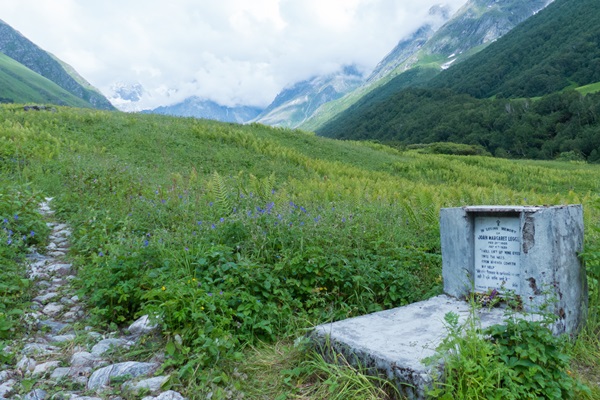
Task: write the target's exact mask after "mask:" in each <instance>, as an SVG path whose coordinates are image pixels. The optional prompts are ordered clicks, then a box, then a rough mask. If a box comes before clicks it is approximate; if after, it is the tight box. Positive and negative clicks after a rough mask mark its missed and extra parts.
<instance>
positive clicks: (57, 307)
mask: <svg viewBox="0 0 600 400" xmlns="http://www.w3.org/2000/svg"><path fill="white" fill-rule="evenodd" d="M64 308H65V306H63V305H62V304H59V303H50V304H48V305H46V307H44V309H43V310H42V312H43V313H44V314H46V315H47V316H49V317H55V316H57V315H58V314H60V313H61V311H62V310H64Z"/></svg>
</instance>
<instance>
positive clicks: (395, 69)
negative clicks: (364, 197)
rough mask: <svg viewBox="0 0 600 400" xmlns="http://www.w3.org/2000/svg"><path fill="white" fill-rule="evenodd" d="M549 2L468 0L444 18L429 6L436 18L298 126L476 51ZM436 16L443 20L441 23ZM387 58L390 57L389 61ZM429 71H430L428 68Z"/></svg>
mask: <svg viewBox="0 0 600 400" xmlns="http://www.w3.org/2000/svg"><path fill="white" fill-rule="evenodd" d="M551 2H552V0H502V1H499V0H469V1H468V2H467V3H466V4H465V5H464V6H463V7H462V8H461V9H460V10H458V11H457V12H456V13H455V14H454V15H453V16H452V18H451V19H450V20H448V19H447V12H446V14H445V13H444V11H443V9H442V10H439V9H436V8H434V9H432V11H431V14H432V15H433V16H435V17H436V18H434V19H432V21H431V22H429V24H426V25H424V26H422V27H421V28H420V29H419V30H417V31H416V32H415V33H414V34H413V35H412V36H411V37H409V38H405V39H403V40H401V41H400V42H399V43H398V45H397V46H396V48H395V49H394V50H392V52H391V53H390V55H388V56H387V57H386V58H385V59H384V60H383V61H382V62H381V63H380V65H379V66H378V67H377V68H376V69H375V71H374V72H373V74H371V77H369V79H367V82H366V83H365V85H363V86H361V87H359V88H358V89H357V90H355V91H354V92H351V93H349V94H347V95H346V96H344V97H342V98H340V99H339V100H337V101H334V102H330V103H327V104H324V105H323V106H322V107H321V108H320V109H318V110H317V111H316V112H315V113H314V115H313V116H312V117H311V118H310V119H308V120H307V121H306V122H305V123H304V124H302V125H301V126H300V127H301V128H303V129H307V130H318V129H319V128H320V127H322V126H323V125H325V124H326V123H328V121H330V120H332V119H334V118H335V117H336V116H337V115H338V114H340V113H341V112H343V111H344V110H346V109H348V108H349V107H350V106H352V105H353V104H355V103H356V102H357V101H359V99H361V98H362V97H363V96H365V95H367V94H368V93H370V92H372V91H374V90H377V89H379V88H380V87H381V86H383V85H385V84H387V83H388V82H390V81H391V80H392V79H394V78H395V77H397V76H398V75H401V74H403V73H405V72H406V71H409V70H410V69H411V68H416V67H420V68H431V69H432V70H434V71H437V72H441V71H443V70H446V69H448V68H449V67H450V66H452V65H455V64H457V63H460V62H462V61H463V60H465V59H467V58H469V57H470V56H472V55H473V54H475V53H477V52H479V51H481V50H482V49H484V48H485V47H487V46H488V45H489V44H491V43H493V42H494V41H496V40H497V39H498V38H500V37H502V36H503V35H505V34H506V33H508V32H509V31H510V30H511V29H513V28H514V27H515V26H517V25H518V24H519V23H521V22H523V21H524V20H526V19H527V18H529V17H531V16H532V15H534V14H536V13H537V12H539V11H540V10H541V9H543V8H545V7H546V6H547V5H548V4H549V3H551ZM441 21H447V22H445V23H443V24H441V23H440V22H441ZM436 22H437V24H436ZM390 58H392V59H393V60H394V61H390V60H389V59H390ZM429 75H430V76H433V75H434V74H433V73H432V72H430V73H429ZM404 81H406V78H404ZM387 90H389V88H388V89H387ZM375 97H377V95H375Z"/></svg>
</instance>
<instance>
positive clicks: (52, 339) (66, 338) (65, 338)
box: [48, 334, 76, 343]
mask: <svg viewBox="0 0 600 400" xmlns="http://www.w3.org/2000/svg"><path fill="white" fill-rule="evenodd" d="M75 338H76V336H75V335H74V334H67V335H57V336H50V337H48V341H49V342H52V343H64V342H72V341H73V340H75Z"/></svg>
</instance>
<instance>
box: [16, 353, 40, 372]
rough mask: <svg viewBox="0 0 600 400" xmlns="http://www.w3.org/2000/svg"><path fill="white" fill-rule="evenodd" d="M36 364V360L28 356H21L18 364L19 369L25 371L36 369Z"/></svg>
mask: <svg viewBox="0 0 600 400" xmlns="http://www.w3.org/2000/svg"><path fill="white" fill-rule="evenodd" d="M35 366H36V362H35V360H34V359H33V358H29V357H27V356H23V357H21V359H20V360H19V362H18V363H17V365H16V367H17V369H18V370H19V371H21V372H23V373H25V372H31V371H33V370H34V369H35Z"/></svg>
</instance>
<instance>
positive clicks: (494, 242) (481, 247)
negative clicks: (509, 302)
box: [474, 216, 521, 294]
mask: <svg viewBox="0 0 600 400" xmlns="http://www.w3.org/2000/svg"><path fill="white" fill-rule="evenodd" d="M474 222H475V230H474V232H475V247H474V250H475V291H476V292H479V293H484V292H487V291H488V290H492V289H497V290H498V291H503V290H504V291H506V290H511V291H514V292H515V293H516V294H520V289H521V262H520V260H521V229H520V222H519V218H518V217H502V216H498V217H495V216H494V217H475V221H474Z"/></svg>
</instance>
